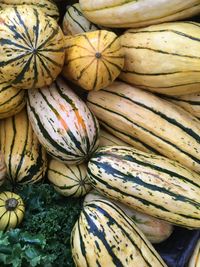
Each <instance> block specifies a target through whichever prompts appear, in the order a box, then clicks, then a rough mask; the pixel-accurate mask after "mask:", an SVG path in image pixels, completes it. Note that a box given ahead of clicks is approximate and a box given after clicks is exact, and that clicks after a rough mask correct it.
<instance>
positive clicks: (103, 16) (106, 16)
mask: <svg viewBox="0 0 200 267" xmlns="http://www.w3.org/2000/svg"><path fill="white" fill-rule="evenodd" d="M79 3H80V6H81V10H82V12H83V14H84V15H85V16H86V17H87V18H88V19H89V20H90V21H91V22H93V23H96V24H99V25H104V26H108V27H111V28H136V27H143V26H148V25H152V24H158V23H161V22H165V21H177V20H180V19H184V18H189V17H191V16H193V15H195V14H199V12H200V2H199V0H154V1H152V0H80V1H79Z"/></svg>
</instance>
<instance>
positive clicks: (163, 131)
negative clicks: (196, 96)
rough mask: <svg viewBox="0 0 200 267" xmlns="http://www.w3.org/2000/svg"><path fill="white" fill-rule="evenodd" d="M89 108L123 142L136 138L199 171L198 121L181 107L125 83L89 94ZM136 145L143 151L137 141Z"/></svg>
mask: <svg viewBox="0 0 200 267" xmlns="http://www.w3.org/2000/svg"><path fill="white" fill-rule="evenodd" d="M88 106H89V107H90V109H91V110H92V111H93V112H94V114H95V115H96V116H97V118H98V119H99V121H100V122H102V123H103V125H105V126H106V125H108V126H109V127H110V128H112V129H113V132H112V133H113V134H115V135H117V136H118V135H119V134H118V132H119V133H120V135H119V137H120V138H121V139H122V140H124V141H126V142H129V143H131V142H130V141H131V139H130V138H128V139H124V136H128V137H129V136H130V137H133V138H136V140H139V141H140V142H141V143H143V144H144V146H145V144H146V146H147V148H152V150H154V152H156V151H157V152H158V153H159V154H162V155H164V156H166V157H168V158H170V159H173V160H176V161H178V162H180V163H181V164H183V165H185V166H187V167H189V168H191V169H192V170H194V171H196V172H200V124H199V120H198V119H197V118H195V117H194V116H192V115H191V114H190V113H189V112H187V111H185V110H183V109H182V108H181V107H179V106H177V105H175V104H173V103H172V102H169V101H166V100H164V99H162V98H160V97H158V96H155V95H153V94H151V93H149V92H145V91H143V90H140V89H138V88H135V87H133V86H131V85H128V84H125V83H122V82H114V83H113V84H112V85H111V86H109V87H107V88H105V89H103V90H100V91H98V92H90V93H89V95H88ZM139 144H140V143H139ZM133 146H134V147H135V148H138V149H141V148H142V147H141V146H138V147H137V142H135V144H133Z"/></svg>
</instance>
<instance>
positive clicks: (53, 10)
mask: <svg viewBox="0 0 200 267" xmlns="http://www.w3.org/2000/svg"><path fill="white" fill-rule="evenodd" d="M24 4H26V5H31V6H34V7H35V8H37V9H39V10H41V11H42V12H44V13H45V14H46V15H48V16H50V17H52V18H54V19H56V20H58V19H59V12H58V8H57V6H56V4H55V3H54V2H53V1H51V0H39V1H38V0H1V3H0V10H1V9H2V10H3V9H5V8H7V7H11V6H19V5H24Z"/></svg>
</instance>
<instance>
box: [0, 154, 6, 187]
mask: <svg viewBox="0 0 200 267" xmlns="http://www.w3.org/2000/svg"><path fill="white" fill-rule="evenodd" d="M5 177H6V164H5V160H4V155H3V153H2V152H1V151H0V186H1V185H2V184H3V183H4V181H5Z"/></svg>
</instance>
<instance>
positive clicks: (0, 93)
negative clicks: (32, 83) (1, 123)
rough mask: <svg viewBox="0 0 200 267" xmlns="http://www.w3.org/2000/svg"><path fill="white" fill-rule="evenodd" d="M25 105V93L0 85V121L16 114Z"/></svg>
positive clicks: (7, 85) (9, 86)
mask: <svg viewBox="0 0 200 267" xmlns="http://www.w3.org/2000/svg"><path fill="white" fill-rule="evenodd" d="M25 104H26V91H25V90H23V89H17V88H14V87H12V86H11V85H10V84H8V83H1V84H0V119H3V118H7V117H10V116H13V115H15V114H17V113H18V112H19V111H20V110H22V108H23V107H24V106H25Z"/></svg>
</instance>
